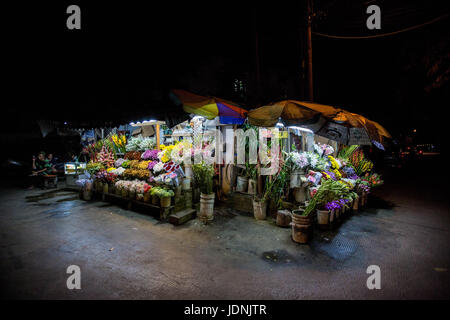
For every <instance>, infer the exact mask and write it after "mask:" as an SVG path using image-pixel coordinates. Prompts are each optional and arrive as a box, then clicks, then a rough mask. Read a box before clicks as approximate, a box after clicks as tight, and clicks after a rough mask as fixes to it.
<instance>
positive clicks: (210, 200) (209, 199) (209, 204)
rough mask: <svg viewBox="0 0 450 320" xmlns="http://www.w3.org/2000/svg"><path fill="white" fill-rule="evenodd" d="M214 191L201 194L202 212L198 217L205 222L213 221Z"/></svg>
mask: <svg viewBox="0 0 450 320" xmlns="http://www.w3.org/2000/svg"><path fill="white" fill-rule="evenodd" d="M214 196H215V194H214V193H211V194H204V193H202V194H200V212H199V214H198V218H199V219H200V220H202V221H204V222H207V221H211V220H213V218H214Z"/></svg>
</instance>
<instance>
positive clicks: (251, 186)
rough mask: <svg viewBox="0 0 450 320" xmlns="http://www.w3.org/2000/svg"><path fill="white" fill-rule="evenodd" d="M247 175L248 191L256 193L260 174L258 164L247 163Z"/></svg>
mask: <svg viewBox="0 0 450 320" xmlns="http://www.w3.org/2000/svg"><path fill="white" fill-rule="evenodd" d="M245 175H246V177H247V178H248V187H247V192H248V193H249V194H255V193H256V178H257V176H258V168H257V166H256V164H249V163H246V164H245Z"/></svg>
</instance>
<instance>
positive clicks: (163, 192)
mask: <svg viewBox="0 0 450 320" xmlns="http://www.w3.org/2000/svg"><path fill="white" fill-rule="evenodd" d="M157 194H158V197H159V200H160V202H161V207H162V208H167V207H170V202H171V199H172V197H173V196H174V195H175V193H174V192H173V190H170V189H164V188H160V190H159V191H158V193H157Z"/></svg>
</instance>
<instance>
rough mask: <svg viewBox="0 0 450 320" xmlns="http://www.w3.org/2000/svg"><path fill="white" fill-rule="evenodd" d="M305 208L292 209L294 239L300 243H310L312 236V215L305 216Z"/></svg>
mask: <svg viewBox="0 0 450 320" xmlns="http://www.w3.org/2000/svg"><path fill="white" fill-rule="evenodd" d="M303 211H304V210H303V209H298V210H293V211H292V222H291V226H292V240H294V241H295V242H298V243H308V241H309V240H310V238H311V237H312V221H313V219H312V217H311V216H303V215H302V214H303Z"/></svg>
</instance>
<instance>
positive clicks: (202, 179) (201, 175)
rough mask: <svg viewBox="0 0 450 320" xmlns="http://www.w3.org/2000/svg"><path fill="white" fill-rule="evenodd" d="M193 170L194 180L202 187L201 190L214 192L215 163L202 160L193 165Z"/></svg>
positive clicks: (204, 192) (209, 192)
mask: <svg viewBox="0 0 450 320" xmlns="http://www.w3.org/2000/svg"><path fill="white" fill-rule="evenodd" d="M192 171H193V173H194V182H195V184H196V185H197V186H199V187H200V192H201V193H203V194H211V193H213V177H214V167H213V165H211V164H207V163H205V162H203V161H202V162H201V163H199V164H194V165H192Z"/></svg>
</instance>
